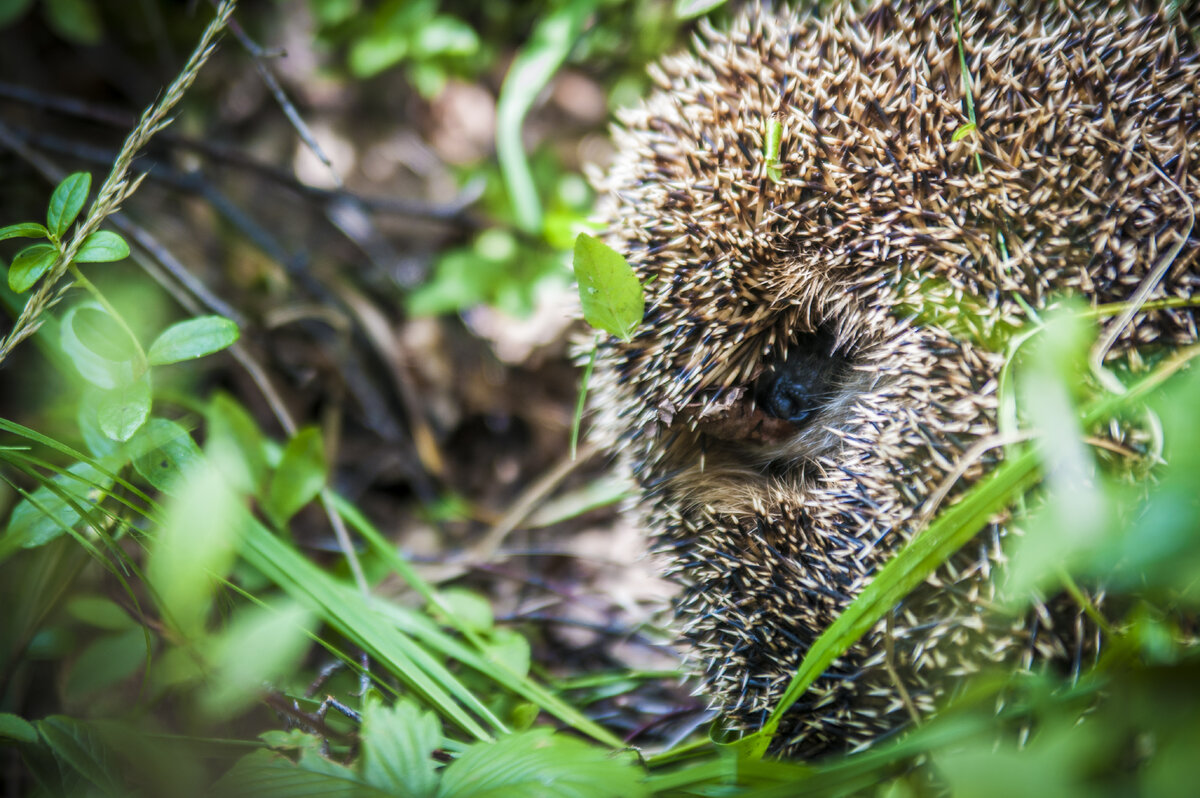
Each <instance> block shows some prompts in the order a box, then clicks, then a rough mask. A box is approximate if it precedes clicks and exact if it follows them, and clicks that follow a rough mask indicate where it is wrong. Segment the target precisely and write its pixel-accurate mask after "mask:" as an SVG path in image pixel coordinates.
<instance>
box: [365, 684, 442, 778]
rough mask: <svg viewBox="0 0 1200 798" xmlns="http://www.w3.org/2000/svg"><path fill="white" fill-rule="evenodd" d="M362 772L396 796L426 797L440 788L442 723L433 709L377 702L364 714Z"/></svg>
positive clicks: (409, 704) (411, 704)
mask: <svg viewBox="0 0 1200 798" xmlns="http://www.w3.org/2000/svg"><path fill="white" fill-rule="evenodd" d="M359 737H360V739H361V740H362V746H363V757H362V774H363V778H364V779H365V780H366V781H367V783H369V784H371V785H372V786H374V787H378V788H379V789H381V790H383V791H385V792H390V793H392V794H393V795H404V796H411V798H427V797H428V796H432V795H433V793H434V790H436V789H437V782H438V774H437V769H436V768H435V763H434V760H433V752H434V749H436V748H438V747H439V746H440V745H441V744H442V726H441V724H440V723H438V719H437V716H436V715H434V714H433V713H432V712H423V711H421V710H420V709H419V708H418V707H417V705H416V704H415V703H413V702H412V701H408V700H403V699H402V700H400V701H398V702H396V705H395V706H393V707H390V708H389V707H385V706H383V704H381V703H378V702H372V703H370V704H369V705H368V706H367V710H366V712H365V713H364V716H363V725H362V731H361V732H360V734H359Z"/></svg>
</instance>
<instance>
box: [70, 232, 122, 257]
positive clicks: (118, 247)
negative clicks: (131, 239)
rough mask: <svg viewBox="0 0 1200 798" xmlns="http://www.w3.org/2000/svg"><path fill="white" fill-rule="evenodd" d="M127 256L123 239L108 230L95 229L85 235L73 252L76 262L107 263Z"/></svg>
mask: <svg viewBox="0 0 1200 798" xmlns="http://www.w3.org/2000/svg"><path fill="white" fill-rule="evenodd" d="M128 257H129V245H128V244H126V243H125V239H123V238H121V237H120V236H119V235H117V234H116V233H113V232H110V231H108V230H97V231H96V232H94V233H92V234H91V235H90V236H88V237H87V240H86V241H84V242H83V245H82V246H81V247H79V251H78V252H76V253H75V262H76V263H109V262H111V261H114V260H123V259H124V258H128Z"/></svg>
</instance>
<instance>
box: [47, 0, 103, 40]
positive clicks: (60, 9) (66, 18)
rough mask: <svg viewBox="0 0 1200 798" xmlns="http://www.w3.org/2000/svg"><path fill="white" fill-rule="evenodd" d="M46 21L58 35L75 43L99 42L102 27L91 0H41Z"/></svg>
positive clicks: (94, 4)
mask: <svg viewBox="0 0 1200 798" xmlns="http://www.w3.org/2000/svg"><path fill="white" fill-rule="evenodd" d="M43 3H44V6H43V8H44V9H45V12H46V21H47V22H49V23H50V27H51V28H53V29H54V32H55V33H57V34H58V35H59V36H62V37H63V38H64V39H67V40H68V41H72V42H75V43H76V44H99V43H100V39H101V37H102V36H103V33H104V29H103V26H102V25H101V24H100V15H99V14H98V13H97V12H96V3H95V2H93V0H43Z"/></svg>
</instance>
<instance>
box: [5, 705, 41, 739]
mask: <svg viewBox="0 0 1200 798" xmlns="http://www.w3.org/2000/svg"><path fill="white" fill-rule="evenodd" d="M37 739H38V734H37V729H35V728H34V727H33V724H32V723H30V722H29V721H27V720H25V719H24V718H22V717H18V716H16V715H11V714H9V713H7V712H0V740H16V741H17V742H19V743H36V742H37Z"/></svg>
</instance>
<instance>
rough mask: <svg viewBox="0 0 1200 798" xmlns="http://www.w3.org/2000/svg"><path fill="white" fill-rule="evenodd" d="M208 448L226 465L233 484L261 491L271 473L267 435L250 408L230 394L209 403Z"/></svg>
mask: <svg viewBox="0 0 1200 798" xmlns="http://www.w3.org/2000/svg"><path fill="white" fill-rule="evenodd" d="M207 418H208V436H207V440H206V441H205V443H204V447H205V450H206V451H207V452H208V454H209V455H210V456H211V457H213V458H214V459H216V460H217V461H219V462H221V463H222V464H224V466H225V467H226V472H225V476H226V478H227V479H228V480H229V484H231V485H233V486H234V487H235V488H237V489H238V490H241V491H243V492H245V493H257V492H258V487H259V485H261V484H262V482H263V479H264V478H265V477H266V474H267V463H266V458H265V457H264V456H263V436H262V432H261V431H260V430H259V429H258V425H257V424H255V423H254V419H253V418H251V417H250V414H249V413H248V412H246V409H245V408H244V407H242V406H241V405H240V404H238V403H237V402H236V401H235V400H234V399H232V398H231V397H230V396H229V395H227V394H223V393H222V394H218V395H217V396H216V397H214V398H213V400H212V401H211V402H210V403H209V405H208V412H207Z"/></svg>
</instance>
